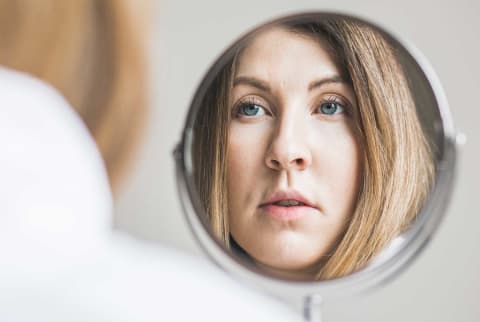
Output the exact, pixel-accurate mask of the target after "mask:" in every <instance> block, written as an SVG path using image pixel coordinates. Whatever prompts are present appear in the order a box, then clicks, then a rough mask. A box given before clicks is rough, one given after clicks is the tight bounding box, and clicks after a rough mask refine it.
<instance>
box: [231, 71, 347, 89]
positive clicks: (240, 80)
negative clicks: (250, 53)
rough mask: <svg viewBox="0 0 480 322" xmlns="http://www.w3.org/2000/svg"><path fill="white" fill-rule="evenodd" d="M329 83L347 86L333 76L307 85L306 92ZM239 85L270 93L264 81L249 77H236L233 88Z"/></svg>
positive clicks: (336, 76) (340, 78)
mask: <svg viewBox="0 0 480 322" xmlns="http://www.w3.org/2000/svg"><path fill="white" fill-rule="evenodd" d="M330 83H343V84H348V83H347V82H346V81H345V80H344V79H343V78H342V77H340V76H339V75H333V76H330V77H325V78H322V79H318V80H314V81H313V82H311V83H310V84H309V85H308V90H309V91H311V90H313V89H315V88H318V87H322V86H324V85H326V84H330ZM241 84H243V85H249V86H252V87H255V88H258V89H259V90H261V91H264V92H268V93H269V92H271V89H270V86H268V84H267V83H266V82H265V81H263V80H260V79H258V78H255V77H249V76H240V77H236V78H235V79H234V81H233V87H235V86H237V85H241Z"/></svg>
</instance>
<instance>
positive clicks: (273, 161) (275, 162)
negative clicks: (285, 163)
mask: <svg viewBox="0 0 480 322" xmlns="http://www.w3.org/2000/svg"><path fill="white" fill-rule="evenodd" d="M272 165H273V166H274V167H276V168H278V167H280V162H279V161H277V160H272Z"/></svg>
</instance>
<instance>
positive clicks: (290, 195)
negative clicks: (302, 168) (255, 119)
mask: <svg viewBox="0 0 480 322" xmlns="http://www.w3.org/2000/svg"><path fill="white" fill-rule="evenodd" d="M282 200H296V201H298V202H301V203H303V204H304V205H305V206H307V207H312V208H318V207H317V206H315V205H314V203H313V202H311V201H310V200H308V199H307V198H306V197H304V196H303V195H302V194H301V193H300V192H298V191H296V190H279V191H276V192H274V193H273V194H271V195H270V196H269V197H268V198H267V199H265V200H264V201H262V203H261V204H260V206H259V207H263V206H267V205H271V204H274V203H276V202H279V201H282Z"/></svg>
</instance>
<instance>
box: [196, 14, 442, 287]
mask: <svg viewBox="0 0 480 322" xmlns="http://www.w3.org/2000/svg"><path fill="white" fill-rule="evenodd" d="M398 47H399V45H398V43H396V42H395V41H394V40H393V39H392V38H391V37H389V36H388V35H386V34H385V33H384V32H382V31H380V30H378V29H377V28H375V27H372V26H371V25H369V24H366V23H364V22H361V21H359V20H356V19H351V18H345V17H342V16H334V15H329V16H323V17H322V18H321V19H310V20H309V19H293V20H284V21H282V22H280V23H275V24H270V25H267V26H265V27H263V28H260V29H257V30H256V31H254V32H252V33H250V34H248V35H247V36H246V37H244V38H243V39H242V40H241V41H240V42H238V43H236V44H235V45H234V46H233V47H231V48H230V50H229V51H227V53H226V54H225V55H224V56H223V57H222V59H220V60H219V62H218V63H217V64H219V65H217V66H214V67H215V68H216V69H215V70H216V74H215V75H213V78H212V79H211V80H212V81H211V83H210V84H208V86H207V88H206V91H205V94H204V95H203V96H202V99H201V104H200V107H199V109H198V111H197V113H196V115H195V122H194V128H193V134H194V136H193V144H192V160H193V174H194V178H195V184H196V186H197V189H198V193H199V198H200V201H201V203H202V205H203V207H204V210H205V211H204V212H205V214H206V218H204V219H203V220H204V222H205V223H206V225H207V226H208V229H210V231H211V233H212V234H213V235H214V236H215V237H216V239H217V240H218V241H219V242H220V243H221V244H223V245H224V247H225V248H226V249H228V250H230V251H231V252H233V254H235V256H236V257H238V258H239V259H240V260H241V261H243V262H244V263H246V264H247V265H249V266H250V267H255V268H256V270H260V271H262V272H265V273H268V274H270V275H271V276H275V277H280V278H285V279H294V280H325V279H332V278H338V277H342V276H345V275H348V274H351V273H352V272H355V271H358V270H359V269H361V268H364V267H365V266H366V265H368V264H371V263H372V262H374V261H375V260H377V259H378V258H379V256H378V255H379V254H380V253H381V252H382V251H383V250H385V249H386V248H388V247H389V245H391V244H392V243H393V242H394V241H395V240H396V239H397V238H399V236H401V234H402V233H403V232H405V231H406V230H407V229H408V228H409V227H410V226H411V225H412V223H414V222H415V219H416V216H417V215H418V213H419V211H420V209H421V208H422V206H423V204H424V202H425V201H426V199H427V197H428V195H429V192H430V189H431V187H432V185H433V182H434V173H435V162H434V160H435V153H436V149H437V148H436V145H437V144H436V143H435V142H434V141H432V140H430V139H429V138H430V137H432V136H433V137H434V136H435V133H434V134H433V135H430V134H428V133H427V132H428V129H425V127H426V125H422V123H421V122H420V120H421V119H422V116H421V115H419V114H421V113H418V110H420V109H421V108H424V109H427V108H432V109H433V107H431V106H418V101H419V100H420V99H419V98H417V97H415V96H416V93H415V91H414V90H411V88H413V87H414V86H412V85H413V84H412V83H409V80H410V82H411V80H412V79H414V76H411V75H409V74H408V71H407V70H406V69H405V64H404V63H403V62H402V61H401V59H400V58H399V52H401V50H400V49H399V48H398ZM212 70H213V69H212ZM421 81H424V82H426V80H424V79H422V80H421ZM427 84H428V83H427ZM420 86H425V85H424V84H423V85H420ZM427 87H428V86H427ZM423 113H424V114H427V115H430V114H431V115H433V114H435V113H436V112H423ZM429 113H430V114H429Z"/></svg>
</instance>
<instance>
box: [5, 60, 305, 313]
mask: <svg viewBox="0 0 480 322" xmlns="http://www.w3.org/2000/svg"><path fill="white" fill-rule="evenodd" d="M179 215H180V214H179ZM111 216H112V196H111V193H110V190H109V186H108V180H107V176H106V171H105V169H104V166H103V164H102V161H101V158H100V155H99V152H98V150H97V148H96V147H95V144H94V141H93V139H92V138H91V137H90V135H89V134H88V131H87V129H86V128H85V126H84V125H83V123H82V122H81V120H80V118H79V117H78V116H77V115H76V114H75V112H74V111H73V110H72V109H71V108H70V107H69V106H68V104H67V103H66V102H65V100H64V99H63V98H62V97H61V96H60V95H59V94H58V93H57V92H56V91H55V90H53V89H52V88H51V87H49V86H47V85H45V84H44V83H42V82H40V81H38V80H35V79H33V78H31V77H29V76H27V75H24V74H19V73H16V72H12V71H9V70H6V69H2V68H0V263H1V267H0V321H2V322H33V321H35V322H47V321H48V322H66V321H69V322H70V321H78V322H80V321H82V322H83V321H89V322H100V321H102V322H110V321H111V322H114V321H115V322H122V321H125V322H142V321H209V322H210V321H212V322H215V321H234V322H235V321H238V322H240V321H242V322H243V321H249V322H254V321H259V322H260V321H268V320H271V321H279V322H282V321H299V320H300V316H296V315H295V314H294V313H293V312H292V311H291V310H290V309H288V308H287V307H286V306H285V305H283V304H280V303H277V302H276V301H274V300H272V299H269V298H266V297H264V296H262V295H260V294H257V293H255V292H253V291H251V290H248V289H246V288H244V287H243V286H241V285H239V284H237V283H236V282H234V281H233V280H231V279H230V278H228V277H227V276H226V275H224V274H223V273H222V272H220V271H218V270H217V269H215V268H213V267H212V266H211V264H209V263H206V262H205V261H204V260H202V259H199V258H195V257H191V256H187V255H182V254H180V253H179V252H177V251H173V250H169V249H166V248H163V247H161V246H159V245H156V246H152V245H147V244H146V243H141V242H138V241H134V240H132V239H130V238H129V237H126V236H123V235H121V234H120V233H115V234H114V233H112V231H111V224H110V222H111Z"/></svg>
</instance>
